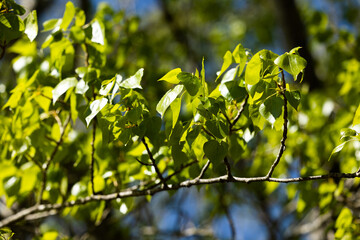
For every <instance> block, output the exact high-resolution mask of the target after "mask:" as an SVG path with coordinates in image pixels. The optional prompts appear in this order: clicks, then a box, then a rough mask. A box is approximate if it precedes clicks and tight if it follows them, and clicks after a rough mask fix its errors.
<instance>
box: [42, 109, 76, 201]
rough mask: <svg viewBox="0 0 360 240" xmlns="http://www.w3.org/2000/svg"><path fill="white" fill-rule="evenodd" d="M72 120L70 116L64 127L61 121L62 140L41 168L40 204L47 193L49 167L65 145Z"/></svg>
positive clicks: (57, 143)
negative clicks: (65, 137)
mask: <svg viewBox="0 0 360 240" xmlns="http://www.w3.org/2000/svg"><path fill="white" fill-rule="evenodd" d="M55 119H57V118H55ZM70 119H71V116H70V115H69V116H68V117H67V119H66V120H65V123H64V125H62V123H61V121H60V122H58V124H59V125H60V126H59V127H60V139H59V141H57V142H56V145H55V148H54V150H53V151H52V153H51V155H50V157H49V158H48V159H47V160H46V162H45V163H44V164H43V165H42V167H41V171H42V183H41V188H40V194H39V197H38V200H37V203H38V204H40V203H41V201H42V197H43V194H44V191H45V188H46V181H47V171H48V169H49V166H50V164H51V162H52V161H53V160H54V158H55V155H56V153H57V152H58V150H59V147H60V145H61V144H62V143H63V140H64V134H65V130H66V127H67V125H68V124H69V122H70ZM57 121H59V119H57Z"/></svg>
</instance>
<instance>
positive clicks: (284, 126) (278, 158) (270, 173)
mask: <svg viewBox="0 0 360 240" xmlns="http://www.w3.org/2000/svg"><path fill="white" fill-rule="evenodd" d="M280 70H281V79H282V85H281V95H282V96H283V98H284V125H283V128H284V130H283V137H282V139H281V145H280V149H279V153H278V155H277V157H276V159H275V161H274V163H273V164H272V165H271V167H270V170H269V172H268V174H266V177H267V178H270V177H271V175H272V174H273V172H274V170H275V167H276V166H277V165H278V164H279V162H280V159H281V157H282V155H283V154H284V152H285V148H286V146H285V141H286V139H287V124H288V109H287V99H286V96H285V90H286V81H285V75H284V71H283V70H282V69H280Z"/></svg>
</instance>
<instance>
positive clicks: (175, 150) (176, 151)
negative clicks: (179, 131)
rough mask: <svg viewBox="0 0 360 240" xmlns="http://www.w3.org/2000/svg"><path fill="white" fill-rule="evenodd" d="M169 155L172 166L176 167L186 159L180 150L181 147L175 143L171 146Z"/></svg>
mask: <svg viewBox="0 0 360 240" xmlns="http://www.w3.org/2000/svg"><path fill="white" fill-rule="evenodd" d="M171 156H172V158H173V160H174V167H175V168H176V169H178V168H180V167H181V165H183V164H185V163H186V162H187V161H188V156H187V155H186V154H185V153H184V152H183V151H182V150H181V147H180V146H178V145H175V146H173V147H172V148H171Z"/></svg>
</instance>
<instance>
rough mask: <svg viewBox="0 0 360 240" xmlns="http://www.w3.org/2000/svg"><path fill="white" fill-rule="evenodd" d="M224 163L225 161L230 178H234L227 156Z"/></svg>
mask: <svg viewBox="0 0 360 240" xmlns="http://www.w3.org/2000/svg"><path fill="white" fill-rule="evenodd" d="M224 163H225V167H226V173H227V175H228V178H229V179H232V177H233V176H232V174H231V166H230V163H229V160H228V159H227V157H225V158H224Z"/></svg>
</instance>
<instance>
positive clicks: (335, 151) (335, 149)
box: [328, 138, 359, 161]
mask: <svg viewBox="0 0 360 240" xmlns="http://www.w3.org/2000/svg"><path fill="white" fill-rule="evenodd" d="M353 141H359V140H358V139H356V138H355V139H354V138H351V139H349V140H347V141H345V142H343V143H341V144H339V145H337V146H336V147H335V148H334V149H333V150H332V152H331V154H330V157H329V159H328V161H330V159H331V157H332V155H334V154H335V153H338V152H340V151H341V150H342V149H343V148H344V146H345V145H346V144H347V143H348V142H353Z"/></svg>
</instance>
